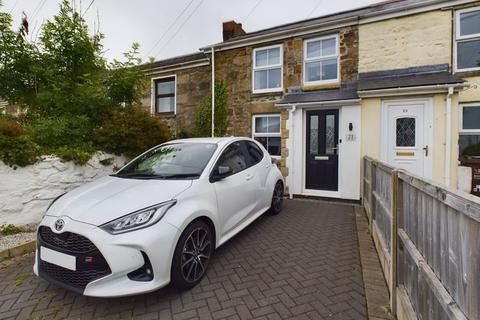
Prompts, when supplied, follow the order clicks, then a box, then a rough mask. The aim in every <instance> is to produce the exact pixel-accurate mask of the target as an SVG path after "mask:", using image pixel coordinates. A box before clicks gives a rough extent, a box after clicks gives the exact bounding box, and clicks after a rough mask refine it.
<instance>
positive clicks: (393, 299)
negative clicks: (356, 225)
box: [390, 170, 399, 316]
mask: <svg viewBox="0 0 480 320" xmlns="http://www.w3.org/2000/svg"><path fill="white" fill-rule="evenodd" d="M398 191H399V181H398V171H397V170H393V171H392V208H391V210H392V211H391V213H392V226H391V227H392V229H391V240H390V241H391V244H390V245H391V247H390V248H391V250H390V253H391V266H390V268H391V270H390V285H391V292H390V308H391V309H392V315H393V316H396V315H397V237H398V226H397V218H398V202H399V199H398Z"/></svg>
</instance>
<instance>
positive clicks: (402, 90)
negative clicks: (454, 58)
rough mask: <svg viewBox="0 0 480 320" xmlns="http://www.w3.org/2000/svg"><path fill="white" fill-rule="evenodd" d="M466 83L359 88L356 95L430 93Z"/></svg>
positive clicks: (363, 96)
mask: <svg viewBox="0 0 480 320" xmlns="http://www.w3.org/2000/svg"><path fill="white" fill-rule="evenodd" d="M469 86H470V85H469V84H467V83H455V84H436V85H429V86H416V87H398V88H388V89H376V90H359V91H358V92H357V93H358V96H359V97H361V98H370V97H380V96H396V95H405V94H412V93H415V94H430V93H439V92H444V91H448V90H449V88H452V89H462V88H466V87H469Z"/></svg>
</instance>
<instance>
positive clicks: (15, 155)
mask: <svg viewBox="0 0 480 320" xmlns="http://www.w3.org/2000/svg"><path fill="white" fill-rule="evenodd" d="M40 153H41V152H40V147H39V146H38V145H37V144H36V143H35V142H34V141H33V140H32V139H31V137H30V136H29V135H28V134H27V132H26V130H25V128H24V127H23V125H22V124H21V123H20V122H19V121H17V120H13V119H8V118H0V160H2V161H3V162H5V163H6V164H8V165H11V166H13V165H18V166H21V167H23V166H26V165H29V164H33V163H35V162H36V161H37V160H38V157H39V156H40Z"/></svg>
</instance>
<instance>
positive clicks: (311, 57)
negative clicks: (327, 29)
mask: <svg viewBox="0 0 480 320" xmlns="http://www.w3.org/2000/svg"><path fill="white" fill-rule="evenodd" d="M339 61H340V59H339V54H338V36H337V35H335V36H328V37H322V38H317V39H311V40H306V41H305V47H304V66H303V75H304V77H303V82H304V84H307V85H308V84H322V83H332V82H338V81H339V78H338V73H339V64H340V62H339Z"/></svg>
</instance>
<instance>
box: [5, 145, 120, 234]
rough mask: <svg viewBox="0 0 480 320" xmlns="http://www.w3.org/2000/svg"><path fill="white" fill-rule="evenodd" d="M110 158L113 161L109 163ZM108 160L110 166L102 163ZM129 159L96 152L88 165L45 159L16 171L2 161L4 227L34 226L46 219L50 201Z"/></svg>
mask: <svg viewBox="0 0 480 320" xmlns="http://www.w3.org/2000/svg"><path fill="white" fill-rule="evenodd" d="M108 159H110V160H108ZM103 160H107V161H108V162H109V164H108V165H104V164H102V163H100V161H103ZM125 161H126V160H125V158H123V157H118V156H114V155H111V154H106V153H101V152H99V153H96V154H95V155H94V156H93V157H92V158H91V159H90V160H89V161H88V162H87V163H86V164H85V165H83V166H80V165H76V164H74V163H73V162H71V161H70V162H62V160H61V159H59V158H57V157H53V156H44V157H42V160H41V161H39V162H37V163H36V164H34V165H30V166H27V167H23V168H22V167H18V168H16V169H13V168H11V167H9V166H7V165H6V164H4V163H3V162H2V161H0V225H1V224H15V225H31V224H37V223H39V222H40V220H41V219H42V216H43V214H44V213H45V210H46V209H47V207H48V205H49V204H50V202H51V201H52V200H53V199H55V198H56V197H57V196H59V195H61V194H63V193H65V192H66V191H69V190H71V189H73V188H75V187H77V186H79V185H81V184H83V183H86V182H89V181H92V180H94V179H97V178H100V177H102V176H105V175H107V174H111V173H113V172H114V171H115V170H118V169H119V168H121V167H122V166H123V165H124V164H125Z"/></svg>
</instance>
